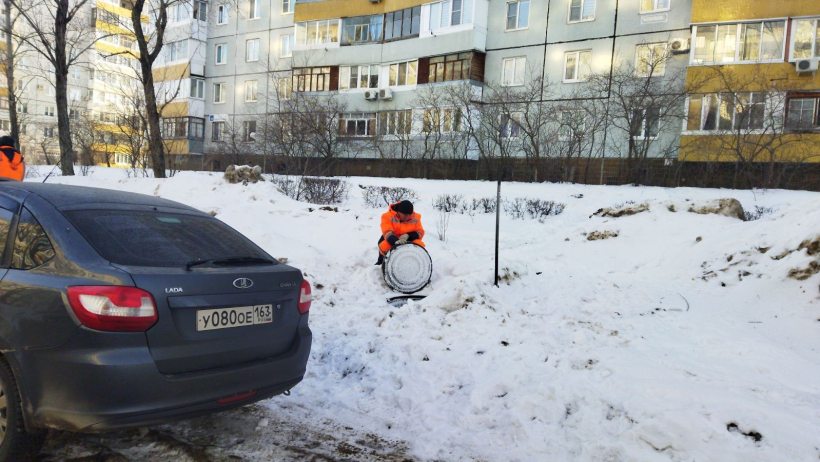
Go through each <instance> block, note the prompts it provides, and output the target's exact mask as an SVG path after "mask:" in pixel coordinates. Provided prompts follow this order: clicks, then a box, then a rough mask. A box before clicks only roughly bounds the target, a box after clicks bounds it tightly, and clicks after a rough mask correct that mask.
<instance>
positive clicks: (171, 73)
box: [152, 63, 191, 83]
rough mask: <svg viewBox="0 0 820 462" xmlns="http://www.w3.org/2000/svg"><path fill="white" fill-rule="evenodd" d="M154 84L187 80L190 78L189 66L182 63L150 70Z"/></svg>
mask: <svg viewBox="0 0 820 462" xmlns="http://www.w3.org/2000/svg"><path fill="white" fill-rule="evenodd" d="M152 72H153V73H154V82H155V83H159V82H168V81H171V80H180V79H187V78H188V77H190V76H191V64H190V63H182V64H175V65H173V66H165V67H156V68H154V69H152Z"/></svg>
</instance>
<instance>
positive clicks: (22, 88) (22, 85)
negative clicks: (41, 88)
mask: <svg viewBox="0 0 820 462" xmlns="http://www.w3.org/2000/svg"><path fill="white" fill-rule="evenodd" d="M71 72H74V71H73V70H72V71H71ZM77 72H79V71H77ZM78 78H79V77H78ZM14 87H15V88H17V91H18V92H20V93H22V92H24V91H26V83H25V82H23V81H22V80H21V79H17V81H15V82H14Z"/></svg>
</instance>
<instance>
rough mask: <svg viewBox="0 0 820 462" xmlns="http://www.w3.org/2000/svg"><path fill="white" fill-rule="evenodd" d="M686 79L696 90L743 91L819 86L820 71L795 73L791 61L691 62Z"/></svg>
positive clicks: (693, 89)
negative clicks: (754, 62)
mask: <svg viewBox="0 0 820 462" xmlns="http://www.w3.org/2000/svg"><path fill="white" fill-rule="evenodd" d="M727 82H729V83H728V84H727ZM686 83H687V85H688V86H689V88H690V89H692V91H694V92H697V93H714V92H719V91H722V90H727V89H728V87H735V88H733V89H734V90H742V91H762V90H820V72H817V73H814V74H811V73H804V74H798V73H797V71H796V70H795V67H794V65H793V64H790V63H773V64H732V65H724V66H690V67H689V68H688V69H687V71H686Z"/></svg>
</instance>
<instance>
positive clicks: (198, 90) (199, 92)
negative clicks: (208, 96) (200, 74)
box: [190, 78, 205, 99]
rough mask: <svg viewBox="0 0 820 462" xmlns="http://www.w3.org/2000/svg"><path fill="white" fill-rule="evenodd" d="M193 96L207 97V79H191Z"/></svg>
mask: <svg viewBox="0 0 820 462" xmlns="http://www.w3.org/2000/svg"><path fill="white" fill-rule="evenodd" d="M191 90H192V91H191V95H190V96H191V98H194V99H205V79H194V78H192V79H191Z"/></svg>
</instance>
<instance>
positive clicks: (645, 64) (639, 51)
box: [635, 43, 668, 77]
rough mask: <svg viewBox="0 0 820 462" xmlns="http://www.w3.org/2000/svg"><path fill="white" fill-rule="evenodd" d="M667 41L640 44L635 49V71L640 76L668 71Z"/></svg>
mask: <svg viewBox="0 0 820 462" xmlns="http://www.w3.org/2000/svg"><path fill="white" fill-rule="evenodd" d="M666 47H667V44H666V43H650V44H647V45H638V46H637V47H636V50H635V73H636V74H637V76H638V77H649V76H651V75H663V74H664V73H665V72H666V60H667V59H668V56H667V54H666Z"/></svg>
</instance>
